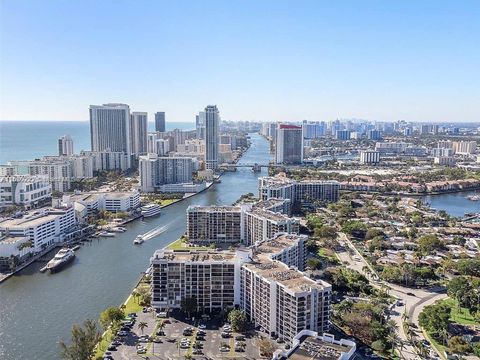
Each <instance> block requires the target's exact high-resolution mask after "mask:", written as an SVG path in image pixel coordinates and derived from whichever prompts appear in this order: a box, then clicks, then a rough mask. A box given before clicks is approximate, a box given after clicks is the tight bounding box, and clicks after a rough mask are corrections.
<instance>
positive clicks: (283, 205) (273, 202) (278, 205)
mask: <svg viewBox="0 0 480 360" xmlns="http://www.w3.org/2000/svg"><path fill="white" fill-rule="evenodd" d="M253 208H254V209H263V210H269V211H273V212H275V213H280V214H286V215H290V214H291V213H292V201H291V200H290V199H277V198H270V199H267V200H260V201H257V202H256V203H255V204H254V205H253Z"/></svg>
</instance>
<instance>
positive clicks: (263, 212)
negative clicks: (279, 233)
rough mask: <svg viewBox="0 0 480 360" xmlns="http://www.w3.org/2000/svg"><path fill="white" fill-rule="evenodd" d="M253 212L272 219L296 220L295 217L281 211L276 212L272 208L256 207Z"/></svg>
mask: <svg viewBox="0 0 480 360" xmlns="http://www.w3.org/2000/svg"><path fill="white" fill-rule="evenodd" d="M252 214H254V215H257V216H260V217H263V218H266V219H268V220H272V221H287V220H290V219H291V220H295V219H293V218H290V217H288V216H287V215H283V214H280V213H276V212H273V211H270V210H263V209H259V208H258V209H254V210H253V211H252Z"/></svg>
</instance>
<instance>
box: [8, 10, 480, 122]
mask: <svg viewBox="0 0 480 360" xmlns="http://www.w3.org/2000/svg"><path fill="white" fill-rule="evenodd" d="M0 6H1V7H2V11H1V13H2V14H9V16H8V17H7V16H6V15H4V16H2V22H1V23H2V25H1V26H0V30H1V34H2V41H1V42H0V51H1V53H2V70H1V73H0V76H1V78H2V80H1V81H0V83H1V84H0V85H1V93H2V95H1V96H0V99H1V100H0V109H1V111H0V119H2V120H85V119H87V118H88V114H87V113H86V112H85V109H86V107H87V106H88V105H89V104H93V103H96V101H97V100H98V99H105V100H106V101H108V102H117V101H118V102H122V103H128V104H135V106H134V107H135V108H136V109H139V110H141V111H147V112H148V113H149V114H153V113H154V112H156V111H159V109H161V111H165V112H166V114H167V116H168V120H169V121H190V119H191V121H192V122H193V121H194V118H193V114H194V113H195V109H198V108H201V106H202V105H203V104H208V103H214V104H218V105H219V106H220V107H221V109H222V114H223V117H224V118H225V119H231V120H262V121H277V120H278V121H292V120H293V119H299V120H302V119H312V120H316V119H318V120H328V119H335V118H352V117H356V118H365V119H372V120H379V121H380V120H385V121H392V120H397V119H404V120H407V121H417V122H474V121H478V119H480V106H479V105H478V101H477V99H478V97H479V89H478V86H476V84H478V83H479V80H480V79H479V73H478V71H477V66H478V58H479V55H480V54H479V49H478V46H476V39H478V35H479V34H480V25H479V24H478V22H476V18H477V17H476V14H478V13H479V10H480V5H479V4H478V3H475V2H471V1H461V2H455V3H449V2H435V3H430V2H415V3H406V2H395V3H393V2H390V3H380V2H373V1H369V2H362V3H361V4H359V3H357V2H353V1H345V2H341V3H335V4H330V3H318V2H309V1H304V2H301V3H300V4H297V3H296V4H293V3H289V2H270V1H267V2H262V3H251V4H245V3H241V2H228V4H227V2H207V3H205V2H202V3H201V4H200V3H195V2H182V3H153V2H141V3H135V4H133V3H132V4H129V3H120V4H118V3H117V4H116V5H115V6H111V3H110V2H102V3H90V6H89V3H88V2H87V3H84V2H68V3H65V2H57V1H49V2H46V3H41V4H40V3H35V2H32V1H24V2H3V3H2V5H0ZM92 10H93V11H92ZM203 12H205V13H207V12H209V13H213V14H218V16H216V18H215V21H214V22H212V23H211V24H210V26H209V27H199V26H195V25H194V24H195V20H196V19H197V16H198V14H199V13H203ZM55 14H56V15H58V16H55ZM164 14H168V16H164ZM424 14H428V16H424ZM126 17H136V18H142V19H143V21H142V26H139V27H136V28H134V29H132V28H131V27H130V26H126V25H125V24H127V23H128V22H125V21H124V20H123V19H125V18H126ZM205 43H208V44H209V46H210V47H211V48H212V49H214V51H210V52H204V51H203V52H202V51H201V50H202V49H203V47H204V45H205ZM128 48H131V50H132V51H135V53H136V56H135V57H128V56H121V54H122V51H125V49H128ZM98 50H100V51H98ZM32 53H34V54H35V61H34V62H32V61H31V55H32ZM92 54H98V55H95V56H92ZM198 54H201V56H200V55H198ZM353 59H354V60H353ZM107 64H108V66H107ZM46 74H48V76H46ZM133 84H135V87H133V86H131V85H133ZM158 84H162V86H156V85H158ZM133 88H135V89H141V91H133V90H132V89H133ZM245 104H248V106H245ZM299 109H301V112H300V111H299ZM152 118H153V116H151V119H150V120H153V119H152Z"/></svg>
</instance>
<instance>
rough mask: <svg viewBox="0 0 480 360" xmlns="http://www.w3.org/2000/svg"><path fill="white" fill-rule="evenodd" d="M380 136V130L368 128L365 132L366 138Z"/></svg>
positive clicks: (378, 138) (377, 138) (372, 138)
mask: <svg viewBox="0 0 480 360" xmlns="http://www.w3.org/2000/svg"><path fill="white" fill-rule="evenodd" d="M381 138H382V132H381V131H380V130H369V131H368V132H367V139H368V140H380V139H381Z"/></svg>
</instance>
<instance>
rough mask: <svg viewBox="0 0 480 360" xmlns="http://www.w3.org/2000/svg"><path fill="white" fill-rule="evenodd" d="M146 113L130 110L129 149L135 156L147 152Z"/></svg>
mask: <svg viewBox="0 0 480 360" xmlns="http://www.w3.org/2000/svg"><path fill="white" fill-rule="evenodd" d="M147 116H148V115H147V113H146V112H136V111H134V112H132V114H131V115H130V143H131V144H132V145H131V146H132V148H131V151H132V153H133V154H135V156H136V157H138V156H139V155H143V154H146V153H147V121H148V120H147Z"/></svg>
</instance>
